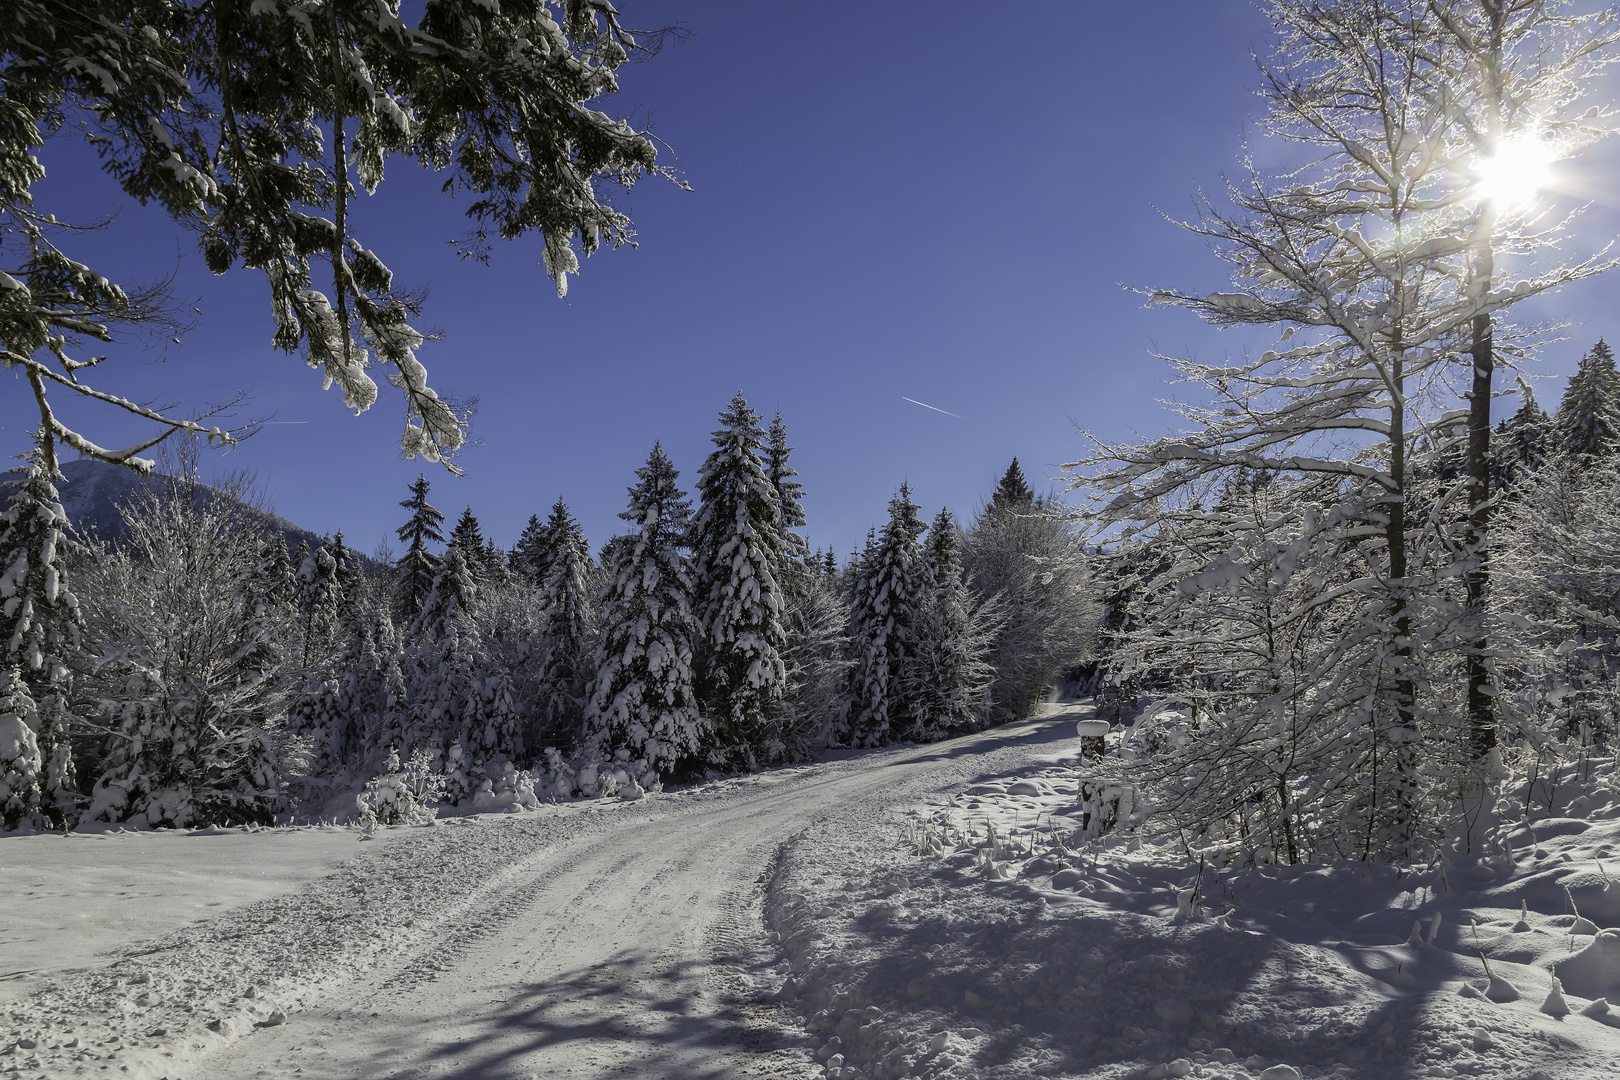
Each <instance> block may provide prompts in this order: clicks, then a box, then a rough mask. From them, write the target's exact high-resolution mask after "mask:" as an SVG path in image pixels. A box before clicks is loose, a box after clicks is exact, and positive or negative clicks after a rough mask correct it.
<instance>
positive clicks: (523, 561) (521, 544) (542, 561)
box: [512, 514, 551, 585]
mask: <svg viewBox="0 0 1620 1080" xmlns="http://www.w3.org/2000/svg"><path fill="white" fill-rule="evenodd" d="M550 550H551V539H550V537H549V536H548V535H547V534H546V526H545V523H544V522H542V521H541V520H540V518H539V517H537V516H536V515H534V514H530V515H529V523H528V524H527V525H525V526H524V527H523V534H522V535H521V536H519V537H518V542H517V547H515V548H513V549H512V569H513V571H515V572H516V573H518V574H521V575H522V576H523V577H525V578H527V579H528V580H529V581H531V582H533V583H534V584H536V585H544V584H545V583H546V578H548V577H549V576H550V575H551V564H550V557H549V555H548V552H550Z"/></svg>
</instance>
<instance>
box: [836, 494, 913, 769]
mask: <svg viewBox="0 0 1620 1080" xmlns="http://www.w3.org/2000/svg"><path fill="white" fill-rule="evenodd" d="M925 528H926V526H924V525H923V523H922V519H921V518H920V517H919V516H918V507H917V504H916V503H914V502H912V501H911V486H910V485H909V484H901V485H900V490H899V491H898V492H896V493H895V496H894V498H892V499H890V500H889V520H888V522H887V524H885V525H884V526H883V531H882V532H881V533H880V534H879V535H878V538H877V545H876V547H875V548H874V549H873V551H872V553H871V555H870V556H869V557H867V558H866V559H864V560H862V563H861V569H860V574H859V577H858V578H857V579H856V583H855V591H854V603H853V604H852V606H851V607H852V610H851V612H850V645H851V648H852V649H853V651H854V658H855V667H854V669H853V671H852V672H851V679H852V682H851V696H852V699H853V701H852V710H851V716H852V723H853V731H852V741H853V744H854V745H856V746H883V745H885V744H886V743H889V742H892V741H893V740H894V738H895V736H896V734H898V733H899V732H901V731H903V730H905V729H906V728H907V727H909V726H910V723H911V719H912V714H911V712H910V709H909V702H908V701H907V699H906V696H905V694H904V692H903V688H902V684H903V683H904V681H905V678H906V674H907V670H906V669H907V667H908V665H909V664H910V663H911V662H912V661H913V660H914V659H915V657H916V645H917V642H916V629H917V620H918V617H919V609H920V608H921V606H922V605H923V604H924V603H925V602H926V599H927V592H928V590H929V589H930V588H931V586H932V575H931V574H930V573H929V572H928V568H927V566H926V565H925V564H924V561H923V554H922V546H921V544H920V543H919V537H921V536H922V533H923V530H924V529H925Z"/></svg>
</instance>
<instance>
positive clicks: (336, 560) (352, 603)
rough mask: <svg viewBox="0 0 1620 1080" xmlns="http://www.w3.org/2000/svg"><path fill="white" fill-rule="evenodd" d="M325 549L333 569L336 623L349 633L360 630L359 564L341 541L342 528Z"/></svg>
mask: <svg viewBox="0 0 1620 1080" xmlns="http://www.w3.org/2000/svg"><path fill="white" fill-rule="evenodd" d="M326 550H327V552H328V554H330V555H331V556H332V563H333V566H334V570H333V573H332V587H333V589H334V590H335V591H336V597H337V618H338V623H339V624H340V625H341V626H342V627H343V628H344V629H345V630H346V631H348V632H349V633H350V634H351V635H353V634H356V633H358V632H359V630H360V620H361V614H360V608H361V602H360V595H359V586H360V564H359V560H358V559H357V558H355V554H354V552H353V551H351V550H350V549H349V548H348V547H347V546H346V545H345V544H344V543H343V530H342V529H339V530H338V531H337V535H336V536H334V537H333V538H332V542H331V543H330V544H328V545H327V547H326Z"/></svg>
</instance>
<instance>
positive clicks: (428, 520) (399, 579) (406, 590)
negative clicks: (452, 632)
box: [394, 476, 444, 625]
mask: <svg viewBox="0 0 1620 1080" xmlns="http://www.w3.org/2000/svg"><path fill="white" fill-rule="evenodd" d="M410 490H411V497H410V498H408V499H406V500H405V501H404V502H402V503H400V504H399V505H400V506H402V507H404V508H405V509H406V510H409V511H410V512H411V516H410V518H409V519H408V520H407V521H406V522H405V524H403V525H401V526H400V527H399V529H398V531H397V532H396V535H397V536H398V537H399V540H400V543H402V544H404V545H405V553H404V554H403V555H401V556H400V557H399V562H398V564H397V565H395V567H394V615H395V617H396V618H397V619H399V620H400V621H401V623H403V624H406V625H409V624H410V623H411V622H412V621H413V620H415V618H416V616H417V613H419V612H420V611H421V610H422V604H423V603H424V602H425V601H426V600H427V596H428V593H429V592H430V591H431V590H432V588H433V579H434V577H435V576H436V575H437V574H438V570H439V560H438V558H437V557H436V556H435V555H434V554H433V553H432V552H431V551H429V550H428V545H429V544H442V543H444V533H443V532H442V531H441V528H442V526H443V525H444V515H443V514H442V513H440V512H439V511H438V510H437V509H436V508H435V507H434V506H433V505H432V504H431V503H429V502H428V501H427V495H428V480H427V477H426V476H418V477H417V478H416V482H415V483H413V484H412V485H411V489H410Z"/></svg>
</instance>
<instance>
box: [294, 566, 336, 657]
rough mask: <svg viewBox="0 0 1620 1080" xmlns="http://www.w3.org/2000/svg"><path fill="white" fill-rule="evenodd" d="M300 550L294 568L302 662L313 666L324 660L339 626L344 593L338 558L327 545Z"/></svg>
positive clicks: (295, 604)
mask: <svg viewBox="0 0 1620 1080" xmlns="http://www.w3.org/2000/svg"><path fill="white" fill-rule="evenodd" d="M298 551H299V554H300V555H301V556H302V557H301V558H300V559H299V560H298V565H297V567H296V568H295V569H294V571H293V606H294V610H295V611H296V612H297V615H298V633H299V638H300V646H301V648H300V663H301V664H302V666H303V667H304V668H305V669H309V668H311V667H312V666H314V665H315V664H316V663H317V662H318V661H320V660H322V659H324V654H325V651H326V647H327V644H328V642H329V639H330V638H331V636H332V634H333V633H334V631H335V630H336V629H337V625H338V610H339V608H340V606H341V600H342V594H341V592H340V590H339V585H338V564H337V560H336V559H334V558H332V554H331V552H330V551H328V550H327V549H326V547H325V546H322V547H319V548H317V549H315V550H314V551H310V550H309V545H308V544H307V543H304V544H300V545H299V546H298Z"/></svg>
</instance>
